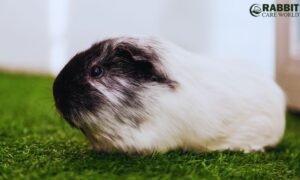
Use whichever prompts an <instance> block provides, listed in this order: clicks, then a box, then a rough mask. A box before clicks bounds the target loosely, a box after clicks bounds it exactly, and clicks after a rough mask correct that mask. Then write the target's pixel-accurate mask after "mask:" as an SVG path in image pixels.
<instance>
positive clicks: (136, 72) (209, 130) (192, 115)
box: [53, 37, 286, 154]
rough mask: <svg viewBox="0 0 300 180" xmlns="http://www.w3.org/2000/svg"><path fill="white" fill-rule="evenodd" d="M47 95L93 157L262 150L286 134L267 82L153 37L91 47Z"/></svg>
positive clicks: (245, 68) (234, 63)
mask: <svg viewBox="0 0 300 180" xmlns="http://www.w3.org/2000/svg"><path fill="white" fill-rule="evenodd" d="M53 95H54V100H55V105H56V108H57V110H58V112H59V113H60V114H61V115H62V116H63V118H64V119H66V120H67V121H68V122H69V124H70V125H71V126H73V127H75V128H78V129H80V130H81V131H82V132H83V133H84V135H85V136H86V137H87V139H88V140H89V141H90V143H91V145H92V147H93V148H94V149H95V150H96V151H105V152H112V151H118V152H124V153H129V154H130V153H156V152H166V151H170V150H174V149H182V150H188V151H197V152H205V151H222V150H233V151H243V152H252V151H264V149H265V147H270V146H274V145H276V144H277V143H278V142H279V141H280V139H281V137H282V136H283V133H284V129H285V107H286V103H285V96H284V93H283V92H282V90H281V89H280V87H279V86H278V85H277V84H276V82H275V81H274V80H273V79H272V78H271V77H269V76H268V75H266V74H264V73H262V72H259V71H258V70H257V68H255V67H251V66H249V65H248V64H246V63H244V61H240V60H218V59H212V58H209V57H206V56H201V55H197V54H194V53H191V52H188V51H186V50H184V49H182V48H180V47H179V46H176V45H174V44H172V43H170V42H168V41H165V40H161V39H155V38H132V37H117V38H111V39H106V40H103V41H101V42H99V43H96V44H94V45H92V46H91V47H90V48H89V49H87V50H85V51H83V52H80V53H78V54H76V55H75V56H74V57H73V58H72V59H71V60H70V61H69V62H68V63H67V64H66V65H65V67H64V68H63V69H62V70H61V72H60V73H59V74H58V76H57V77H56V79H55V81H54V84H53Z"/></svg>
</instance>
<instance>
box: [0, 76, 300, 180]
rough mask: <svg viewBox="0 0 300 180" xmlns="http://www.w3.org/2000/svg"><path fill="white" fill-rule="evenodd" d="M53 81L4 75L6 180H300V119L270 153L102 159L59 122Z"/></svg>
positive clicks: (291, 119)
mask: <svg viewBox="0 0 300 180" xmlns="http://www.w3.org/2000/svg"><path fill="white" fill-rule="evenodd" d="M52 82H53V79H52V78H50V77H38V76H30V75H12V74H6V73H0V179H41V178H47V179H49V178H53V179H74V178H76V179H95V178H98V179H99V178H106V179H107V178H109V179H120V177H121V178H122V179H125V178H126V179H145V178H151V179H175V178H178V179H183V178H184V179H199V178H200V177H206V179H232V178H237V179H240V178H243V179H244V178H248V179H261V178H265V179H291V178H292V179H300V117H299V116H297V115H293V114H288V115H287V131H286V134H285V136H284V139H283V141H282V143H280V144H279V145H278V147H276V148H274V149H272V150H269V151H267V152H266V153H249V154H244V153H239V152H222V153H220V152H213V153H192V152H190V153H185V152H180V151H175V152H170V153H167V154H156V155H148V156H127V155H124V154H104V153H96V152H94V151H93V150H91V148H90V147H89V145H88V143H87V141H86V140H85V138H84V137H83V135H82V134H81V133H80V132H79V131H77V130H75V129H72V128H71V127H69V125H68V124H67V123H66V122H65V121H64V120H62V119H60V118H59V117H58V115H57V114H56V113H55V108H54V105H53V100H52V92H51V88H52Z"/></svg>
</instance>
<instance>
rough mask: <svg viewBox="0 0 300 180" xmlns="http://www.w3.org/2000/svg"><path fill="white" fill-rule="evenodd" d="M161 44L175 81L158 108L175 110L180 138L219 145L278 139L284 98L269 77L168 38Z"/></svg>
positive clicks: (171, 75) (246, 66)
mask: <svg viewBox="0 0 300 180" xmlns="http://www.w3.org/2000/svg"><path fill="white" fill-rule="evenodd" d="M162 46H163V48H162V50H163V53H161V54H163V56H162V61H163V64H164V66H165V68H166V71H167V73H168V74H169V76H170V77H171V78H172V79H173V80H175V81H177V82H178V84H179V85H178V87H177V89H176V90H175V91H176V92H174V94H173V95H174V98H173V99H172V98H171V97H169V98H162V100H164V99H165V100H166V99H167V100H168V102H162V104H165V106H163V108H161V110H162V111H163V109H164V108H166V112H172V113H175V114H176V115H174V114H173V116H174V117H176V118H178V119H177V120H176V121H180V122H181V128H183V127H184V128H186V131H182V132H184V135H182V136H181V137H186V138H185V139H186V140H184V141H185V142H186V141H190V142H193V143H191V144H195V143H194V141H195V142H198V141H199V140H201V141H202V142H204V144H205V143H206V144H207V146H209V147H211V148H212V149H220V148H222V147H223V146H220V144H225V146H226V147H227V145H228V143H231V144H232V145H231V146H234V145H233V144H237V145H238V144H242V143H241V142H239V141H243V142H247V141H248V142H251V141H253V143H254V144H256V145H257V147H261V146H265V145H273V144H276V143H277V142H278V141H279V139H280V138H281V137H282V135H283V132H284V126H285V97H284V94H283V92H282V90H281V89H280V88H279V86H278V85H277V84H276V82H275V81H274V80H273V79H272V78H270V77H269V76H267V75H266V74H264V73H262V72H259V71H258V70H257V69H256V68H255V67H254V66H251V65H249V64H247V63H244V62H242V61H239V60H218V59H210V58H208V57H204V56H200V55H197V54H193V53H189V52H187V51H185V50H183V49H181V48H180V47H177V46H176V45H173V44H171V43H168V42H163V43H162ZM168 96H172V95H168ZM243 134H244V135H243ZM216 137H219V138H216ZM257 137H259V138H257ZM216 139H217V140H216ZM230 139H231V140H230ZM250 139H251V141H250ZM220 141H224V142H220ZM225 146H224V147H223V148H225Z"/></svg>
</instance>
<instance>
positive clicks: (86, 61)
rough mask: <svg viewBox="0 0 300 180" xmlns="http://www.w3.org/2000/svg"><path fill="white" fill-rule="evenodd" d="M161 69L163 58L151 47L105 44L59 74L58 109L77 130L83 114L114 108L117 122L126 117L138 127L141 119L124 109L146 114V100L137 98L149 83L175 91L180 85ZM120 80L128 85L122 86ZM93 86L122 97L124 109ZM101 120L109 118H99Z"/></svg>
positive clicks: (56, 86)
mask: <svg viewBox="0 0 300 180" xmlns="http://www.w3.org/2000/svg"><path fill="white" fill-rule="evenodd" d="M160 66H162V65H161V61H160V59H159V55H158V54H156V52H155V50H154V49H152V48H151V47H150V46H141V45H138V44H137V43H135V41H133V40H130V39H128V40H124V41H120V40H119V39H107V40H105V41H101V42H99V43H96V44H94V45H93V46H92V47H91V48H89V49H87V50H85V51H83V52H81V53H79V54H77V55H75V56H74V57H73V58H72V59H71V60H70V61H69V62H68V64H67V65H66V66H65V67H64V68H63V69H62V70H61V72H60V73H59V74H58V76H57V78H56V79H55V82H54V84H53V95H54V100H55V105H56V107H57V109H58V111H59V112H60V113H61V114H62V116H63V117H64V118H65V119H66V120H67V121H68V122H69V123H70V124H71V125H73V126H74V125H75V123H74V120H75V119H81V115H82V114H86V113H87V112H88V113H91V114H94V115H95V116H97V115H98V114H97V113H98V112H101V110H103V109H107V108H112V110H113V111H112V112H115V115H114V116H115V117H117V118H116V120H117V121H120V122H123V121H122V117H125V116H126V118H127V119H128V118H129V119H132V121H133V122H134V123H135V124H138V123H139V120H138V117H133V116H132V117H130V115H127V114H126V112H124V107H130V108H134V109H136V111H143V110H144V108H145V107H144V104H143V102H142V98H141V97H139V96H138V95H137V94H138V93H141V92H142V91H143V90H145V88H147V85H146V84H147V83H156V84H157V85H164V86H167V87H169V88H170V89H174V88H175V85H176V83H175V82H174V81H172V80H170V79H169V78H168V77H167V75H166V74H165V73H164V72H161V70H158V68H157V67H160ZM120 79H123V80H124V81H126V83H127V84H126V85H124V84H122V83H120V81H119V80H120ZM91 82H94V83H96V84H97V83H98V84H100V85H101V86H103V87H105V88H106V89H108V91H118V92H119V93H120V94H122V96H123V97H124V98H122V99H121V100H120V104H121V105H115V104H114V103H113V102H110V100H109V98H107V96H106V95H105V93H103V92H101V91H99V90H98V89H96V88H95V86H93V85H92V84H91ZM112 96H113V94H112ZM104 107H105V108H104ZM122 109H123V111H122ZM125 109H126V108H125ZM128 116H129V117H128ZM101 119H105V118H102V117H99V120H101ZM83 121H84V120H83Z"/></svg>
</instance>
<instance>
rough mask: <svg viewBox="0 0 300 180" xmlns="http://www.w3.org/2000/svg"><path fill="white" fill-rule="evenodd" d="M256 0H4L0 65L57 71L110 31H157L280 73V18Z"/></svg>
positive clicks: (0, 19) (112, 33) (183, 43)
mask: <svg viewBox="0 0 300 180" xmlns="http://www.w3.org/2000/svg"><path fill="white" fill-rule="evenodd" d="M264 2H273V1H270V0H269V1H264ZM252 4H253V1H250V0H245V1H240V0H231V1H222V0H210V1H199V0H189V1H182V0H152V1H146V0H144V1H142V0H127V1H124V0H110V1H96V0H90V1H86V0H76V1H75V0H74V1H71V0H47V1H39V0H27V1H26V2H25V1H24V2H21V1H17V0H6V1H2V4H1V6H0V27H1V28H0V39H1V41H0V68H8V69H22V70H29V71H40V72H46V73H52V74H56V73H57V72H58V71H59V70H60V69H61V68H62V66H63V65H64V64H65V63H66V62H67V61H68V60H69V59H70V58H71V57H72V56H73V55H74V54H75V53H76V52H78V51H80V50H83V49H85V48H88V47H89V46H90V45H91V44H92V43H94V42H95V41H98V40H101V39H103V38H105V37H110V36H118V35H155V36H163V37H165V38H167V39H169V40H171V41H173V42H175V43H177V44H179V45H180V46H182V47H184V48H186V49H188V50H190V51H194V52H198V53H205V54H209V55H211V56H217V57H226V58H229V57H234V58H242V59H245V60H248V61H254V62H255V63H256V64H257V68H260V69H262V70H264V71H266V72H267V73H269V74H270V76H272V75H273V74H274V61H275V57H274V56H275V44H274V43H275V40H274V39H275V21H274V19H273V18H254V17H252V16H251V15H250V14H249V8H250V6H251V5H252Z"/></svg>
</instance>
